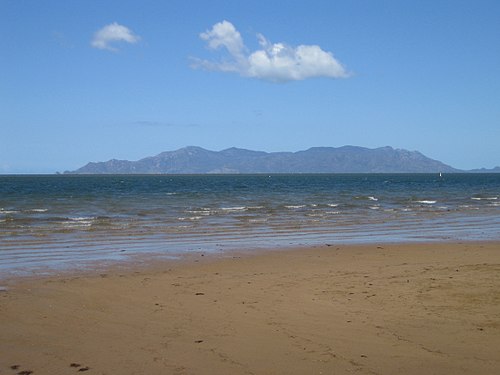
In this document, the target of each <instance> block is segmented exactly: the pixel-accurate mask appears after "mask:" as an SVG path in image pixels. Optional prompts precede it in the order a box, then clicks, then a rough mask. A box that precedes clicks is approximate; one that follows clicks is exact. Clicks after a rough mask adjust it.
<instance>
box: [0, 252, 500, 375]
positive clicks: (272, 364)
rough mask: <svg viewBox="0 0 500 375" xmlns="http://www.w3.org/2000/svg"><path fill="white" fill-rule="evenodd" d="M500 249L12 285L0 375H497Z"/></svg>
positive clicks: (138, 271)
mask: <svg viewBox="0 0 500 375" xmlns="http://www.w3.org/2000/svg"><path fill="white" fill-rule="evenodd" d="M499 348H500V243H462V244H458V243H454V244H404V245H376V244H374V245H363V246H335V245H333V246H323V247H316V248H306V249H293V250H287V251H282V250H279V251H269V252H259V253H258V254H257V255H249V254H245V253H242V254H229V255H227V254H226V256H225V257H221V256H214V255H208V254H207V255H205V256H202V254H197V255H193V256H190V257H188V258H186V259H185V260H183V261H179V262H164V263H157V264H154V265H150V266H147V267H145V266H137V267H135V269H128V270H125V269H123V268H114V269H113V268H112V269H109V270H108V271H106V273H101V274H85V275H84V274H80V275H79V274H73V275H71V276H68V275H66V276H64V277H62V276H60V277H55V276H53V277H49V278H40V279H29V280H28V279H26V280H14V281H9V282H3V283H2V284H1V285H0V353H1V354H0V374H2V375H3V374H21V375H27V374H30V373H33V374H76V373H86V374H231V375H233V374H350V373H357V374H498V373H500V355H499Z"/></svg>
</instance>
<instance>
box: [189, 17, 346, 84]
mask: <svg viewBox="0 0 500 375" xmlns="http://www.w3.org/2000/svg"><path fill="white" fill-rule="evenodd" d="M200 38H201V39H203V40H205V41H206V42H207V44H208V48H209V49H211V50H217V49H221V48H225V49H226V50H227V52H228V54H229V59H228V60H225V61H209V60H202V59H195V62H194V64H193V67H195V68H204V69H208V70H218V71H222V72H234V73H238V74H240V75H242V76H244V77H252V78H258V79H263V80H267V81H271V82H286V81H299V80H303V79H307V78H312V77H330V78H346V77H348V76H349V74H348V73H347V71H346V70H345V68H344V67H343V66H342V64H341V63H340V62H339V61H337V60H336V59H335V58H334V57H333V54H332V53H331V52H327V51H323V50H322V49H321V47H319V46H317V45H299V46H297V47H293V46H289V45H287V44H285V43H271V42H270V41H269V40H267V39H266V38H265V37H264V36H263V35H261V34H258V35H257V38H258V40H259V44H260V46H261V49H258V50H256V51H253V52H251V51H248V49H247V47H246V46H245V44H244V43H243V39H242V37H241V34H240V33H239V32H238V30H236V28H235V27H234V26H233V24H232V23H231V22H228V21H222V22H219V23H216V24H215V25H214V26H213V27H212V29H211V30H207V31H206V32H204V33H201V34H200Z"/></svg>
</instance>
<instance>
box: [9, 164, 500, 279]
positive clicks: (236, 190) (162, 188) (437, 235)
mask: <svg viewBox="0 0 500 375" xmlns="http://www.w3.org/2000/svg"><path fill="white" fill-rule="evenodd" d="M497 239H500V174H449V175H443V176H442V177H440V176H439V175H436V174H432V175H431V174H373V175H367V174H332V175H271V176H268V175H198V176H186V175H183V176H181V175H179V176H169V175H161V176H159V175H157V176H134V175H127V176H74V175H72V176H0V272H1V273H2V275H10V274H20V273H21V274H22V273H28V274H29V273H32V272H45V271H48V272H51V270H56V269H60V268H65V269H68V268H82V267H85V266H87V265H89V264H93V265H95V262H96V261H98V262H104V261H126V260H128V259H130V257H134V256H136V255H140V254H148V255H156V256H174V255H177V254H182V253H186V252H192V251H203V252H217V251H225V250H234V249H257V248H269V247H286V246H297V245H314V244H322V243H331V244H337V243H363V242H399V241H449V240H460V241H463V240H497Z"/></svg>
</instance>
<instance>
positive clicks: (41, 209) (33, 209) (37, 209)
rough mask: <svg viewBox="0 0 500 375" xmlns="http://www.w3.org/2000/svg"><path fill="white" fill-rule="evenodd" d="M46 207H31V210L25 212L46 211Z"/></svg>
mask: <svg viewBox="0 0 500 375" xmlns="http://www.w3.org/2000/svg"><path fill="white" fill-rule="evenodd" d="M47 211H48V208H32V209H31V210H26V212H47Z"/></svg>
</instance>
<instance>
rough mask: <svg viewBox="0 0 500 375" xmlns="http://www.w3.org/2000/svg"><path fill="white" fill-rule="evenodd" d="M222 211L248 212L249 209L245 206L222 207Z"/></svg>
mask: <svg viewBox="0 0 500 375" xmlns="http://www.w3.org/2000/svg"><path fill="white" fill-rule="evenodd" d="M220 209H221V210H222V211H246V209H247V207H245V206H236V207H221V208H220Z"/></svg>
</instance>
